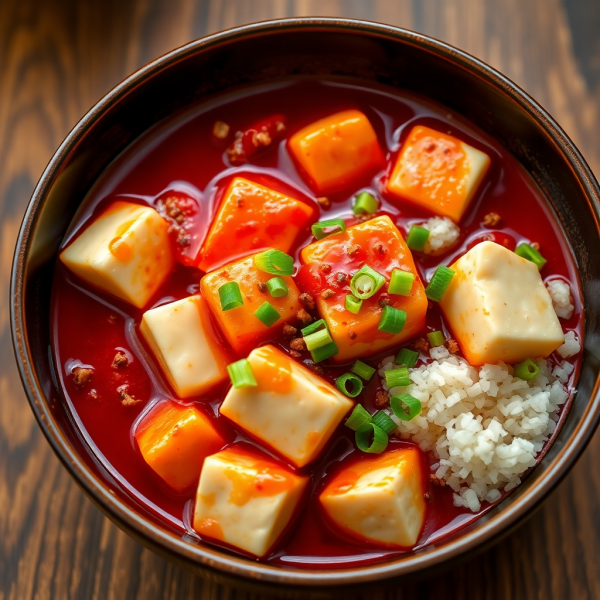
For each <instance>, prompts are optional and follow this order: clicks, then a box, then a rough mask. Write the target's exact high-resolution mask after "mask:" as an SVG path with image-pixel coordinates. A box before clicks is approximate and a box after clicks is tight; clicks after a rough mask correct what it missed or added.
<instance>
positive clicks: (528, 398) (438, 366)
mask: <svg viewBox="0 0 600 600" xmlns="http://www.w3.org/2000/svg"><path fill="white" fill-rule="evenodd" d="M570 334H571V335H572V336H573V339H570V338H569V335H570ZM566 337H567V338H569V340H565V345H569V346H570V347H569V348H568V351H567V349H565V354H566V355H568V356H572V355H573V354H576V353H577V352H579V350H580V344H579V341H578V340H577V339H576V338H575V336H574V334H573V333H572V332H569V333H568V334H567V336H566ZM565 345H563V346H561V349H564V346H565ZM559 351H560V349H559ZM565 354H563V355H562V356H563V357H565ZM430 356H431V358H432V359H434V360H433V361H432V362H431V363H429V364H427V365H422V366H420V367H417V368H413V369H410V370H409V371H410V378H411V381H412V383H411V384H410V385H409V386H406V387H395V388H392V389H390V390H389V393H390V395H391V396H399V395H402V394H411V395H412V396H414V397H415V398H417V399H418V400H419V401H420V402H421V406H422V411H421V414H420V415H418V416H417V417H415V418H414V419H413V420H412V421H409V422H406V421H400V419H398V418H397V417H395V416H394V415H393V414H392V413H391V411H387V412H388V413H390V416H391V418H392V419H394V421H395V422H396V423H397V424H398V429H397V430H396V431H397V433H399V434H400V436H401V437H402V438H410V439H411V440H412V441H414V442H416V443H417V444H419V446H420V447H421V449H422V450H424V451H425V452H429V451H433V452H434V454H435V455H436V456H437V457H438V458H439V464H436V465H434V467H433V468H434V469H435V471H434V472H435V476H436V477H439V478H440V479H443V480H445V481H446V483H447V485H449V486H450V487H451V488H452V490H454V504H455V505H456V506H464V507H467V508H469V509H470V510H472V511H473V512H476V511H478V510H479V509H480V507H481V502H482V501H483V500H487V501H488V502H495V501H496V500H498V499H499V498H500V496H501V494H500V490H501V489H504V490H505V491H510V490H511V489H513V488H515V487H516V486H517V485H518V484H519V483H521V479H520V476H521V475H523V473H524V472H525V471H526V470H527V469H528V468H530V467H533V466H534V465H535V464H536V460H535V458H536V456H537V454H538V453H539V452H540V451H541V450H542V447H543V445H544V442H546V440H548V438H549V437H550V435H551V434H552V432H553V431H554V429H555V427H556V422H557V421H558V410H559V408H560V406H561V405H562V404H564V402H565V401H566V400H567V398H568V393H567V391H566V390H565V387H564V386H563V383H566V382H567V381H568V378H569V375H570V374H571V372H572V371H573V368H574V367H573V365H571V364H570V363H568V362H567V361H563V362H562V363H561V364H560V365H557V366H555V367H554V369H553V370H552V371H551V369H550V366H549V363H548V362H547V361H546V360H544V359H538V360H537V361H536V362H537V364H538V366H539V368H540V372H539V374H538V375H537V377H536V378H535V379H533V380H531V381H524V380H523V379H519V378H517V377H514V375H513V372H514V370H513V368H512V367H511V366H509V365H505V364H503V363H500V364H499V365H484V366H483V367H478V368H476V367H472V366H470V365H469V363H468V362H467V361H466V360H464V359H463V358H461V357H458V356H453V355H451V354H450V353H449V351H448V350H447V349H446V348H445V347H444V346H438V347H435V348H432V349H431V350H430ZM395 366H397V365H395V364H394V357H393V356H388V357H387V358H385V359H384V360H383V361H382V363H381V364H380V365H379V375H380V376H381V377H382V381H383V387H384V389H385V388H386V386H385V371H386V370H388V369H392V368H394V367H395Z"/></svg>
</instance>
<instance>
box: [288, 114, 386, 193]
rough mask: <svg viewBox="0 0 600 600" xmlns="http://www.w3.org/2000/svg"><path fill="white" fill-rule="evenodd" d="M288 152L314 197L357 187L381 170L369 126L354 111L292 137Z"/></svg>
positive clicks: (376, 144) (320, 121)
mask: <svg viewBox="0 0 600 600" xmlns="http://www.w3.org/2000/svg"><path fill="white" fill-rule="evenodd" d="M289 149H290V152H291V153H292V155H293V157H294V158H295V160H296V162H297V163H298V165H300V167H301V169H302V171H303V172H304V175H305V176H306V177H307V179H308V183H309V185H310V187H311V188H312V189H313V191H314V192H315V193H318V194H326V193H330V192H335V191H338V190H340V189H342V188H345V187H347V186H350V185H351V184H357V183H360V182H361V181H362V180H364V179H365V178H366V177H368V176H369V175H374V174H375V173H376V172H377V171H378V170H379V169H381V168H383V166H384V156H383V153H382V152H381V148H380V147H379V142H378V141H377V134H376V133H375V130H374V129H373V126H372V125H371V123H370V122H369V120H368V119H367V117H365V115H363V113H361V112H360V111H358V110H346V111H344V112H340V113H336V114H335V115H331V116H329V117H326V118H325V119H321V120H319V121H316V122H315V123H312V124H310V125H308V126H307V127H304V129H301V130H300V131H298V132H297V133H295V134H294V135H293V136H292V137H291V138H290V141H289Z"/></svg>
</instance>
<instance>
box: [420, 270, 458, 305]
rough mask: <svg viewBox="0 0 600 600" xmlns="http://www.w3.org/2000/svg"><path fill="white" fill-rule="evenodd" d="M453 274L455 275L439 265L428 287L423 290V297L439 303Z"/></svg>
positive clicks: (452, 271)
mask: <svg viewBox="0 0 600 600" xmlns="http://www.w3.org/2000/svg"><path fill="white" fill-rule="evenodd" d="M455 274H456V273H455V271H454V270H453V269H449V268H448V267H445V266H444V265H440V266H439V267H438V268H437V269H436V270H435V273H434V274H433V277H432V278H431V281H430V282H429V285H428V286H427V287H426V288H425V295H426V296H427V297H428V298H429V299H430V300H433V301H434V302H439V301H440V300H441V299H442V297H443V296H444V294H445V293H446V290H447V289H448V286H449V285H450V282H451V281H452V278H453V277H454V275H455Z"/></svg>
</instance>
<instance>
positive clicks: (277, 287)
mask: <svg viewBox="0 0 600 600" xmlns="http://www.w3.org/2000/svg"><path fill="white" fill-rule="evenodd" d="M267 290H269V294H271V296H272V297H273V298H283V297H284V296H287V295H288V293H289V290H288V286H287V285H286V283H285V281H284V280H283V279H281V277H271V279H269V281H267Z"/></svg>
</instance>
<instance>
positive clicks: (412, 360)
mask: <svg viewBox="0 0 600 600" xmlns="http://www.w3.org/2000/svg"><path fill="white" fill-rule="evenodd" d="M418 360H419V353H418V352H415V351H414V350H409V349H408V348H402V350H400V352H398V356H396V360H395V361H394V362H395V363H396V364H397V365H404V366H406V367H408V368H409V369H412V368H413V367H414V366H415V365H416V364H417V361H418Z"/></svg>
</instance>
